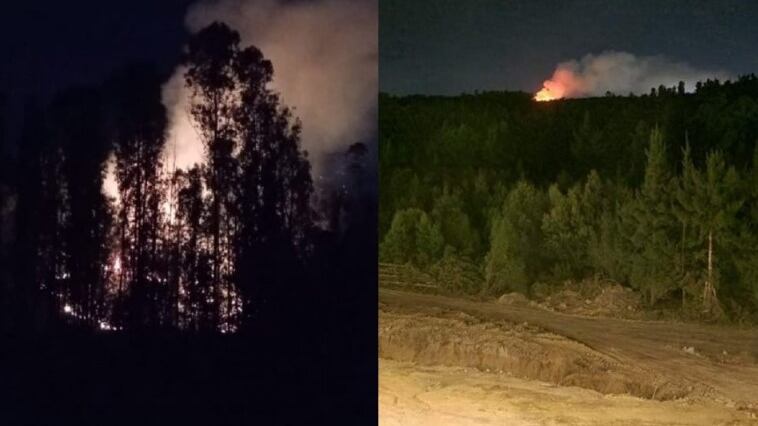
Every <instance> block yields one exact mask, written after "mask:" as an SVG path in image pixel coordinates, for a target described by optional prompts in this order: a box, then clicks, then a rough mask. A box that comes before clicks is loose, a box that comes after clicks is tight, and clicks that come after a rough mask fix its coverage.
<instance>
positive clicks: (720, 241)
mask: <svg viewBox="0 0 758 426" xmlns="http://www.w3.org/2000/svg"><path fill="white" fill-rule="evenodd" d="M677 200H678V204H679V209H680V211H681V213H680V214H681V216H682V218H684V219H686V223H687V224H689V225H690V227H691V228H692V230H693V232H694V236H695V238H697V241H698V242H699V244H700V247H701V250H698V251H697V252H695V253H694V255H695V256H696V259H697V263H698V265H701V266H700V268H699V269H700V271H702V273H701V274H700V276H701V277H702V278H701V280H702V281H703V308H704V310H705V311H708V312H710V311H712V310H713V309H714V308H717V307H718V305H719V302H718V296H717V289H718V286H719V272H720V270H721V269H722V268H721V266H722V265H723V264H724V263H725V261H726V260H727V259H728V258H729V256H730V255H732V253H730V249H731V248H732V247H733V244H734V236H735V227H736V226H737V213H738V212H739V210H740V209H741V207H742V205H743V203H744V199H743V197H742V194H741V193H740V182H739V175H738V173H737V171H736V169H735V168H734V167H727V166H726V162H725V161H724V157H723V155H722V154H721V153H720V152H718V151H715V152H712V153H710V154H708V155H707V157H706V167H705V170H704V171H700V170H698V169H697V168H696V167H695V166H694V164H693V162H692V159H691V157H690V155H689V150H686V151H685V156H684V162H683V171H682V179H681V185H680V188H679V192H678V197H677Z"/></svg>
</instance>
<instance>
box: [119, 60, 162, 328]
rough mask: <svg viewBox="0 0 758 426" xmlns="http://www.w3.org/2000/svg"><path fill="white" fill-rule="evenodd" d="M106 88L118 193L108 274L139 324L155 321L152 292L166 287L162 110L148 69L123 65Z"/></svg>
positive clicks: (156, 309)
mask: <svg viewBox="0 0 758 426" xmlns="http://www.w3.org/2000/svg"><path fill="white" fill-rule="evenodd" d="M109 86H110V93H111V94H112V97H111V99H113V100H114V101H113V105H112V111H113V113H112V129H111V130H112V133H113V137H112V138H113V139H112V140H113V141H114V145H115V146H114V148H115V150H114V151H115V160H116V167H115V175H116V181H117V182H118V193H119V197H118V198H119V201H118V203H117V205H116V206H115V207H116V211H117V214H116V217H117V224H116V228H117V229H116V234H117V235H118V248H117V253H116V254H115V259H116V260H115V261H116V262H117V265H118V268H117V270H116V271H114V273H115V280H116V282H117V284H118V287H119V292H120V293H121V294H122V295H126V294H128V299H129V302H128V303H127V305H128V306H129V313H130V317H129V319H128V321H129V323H130V324H131V325H132V327H143V326H149V325H151V324H152V325H155V324H157V323H159V322H161V321H160V319H161V314H160V311H161V309H160V308H159V306H158V304H157V303H156V301H155V299H156V298H155V296H156V294H154V293H156V291H158V290H159V289H163V290H164V291H165V290H167V289H165V287H166V286H167V284H168V283H167V282H166V272H167V271H165V269H163V268H161V267H160V265H161V263H162V260H165V255H166V254H167V250H166V247H163V245H164V243H165V241H164V239H165V237H168V236H166V235H163V232H162V231H163V229H162V227H161V224H162V223H163V219H164V218H163V217H162V212H161V210H160V209H161V206H162V205H163V204H164V199H165V198H166V197H165V195H164V192H165V191H164V188H163V187H162V186H161V185H160V179H159V178H160V176H159V173H160V168H161V153H162V150H163V146H164V141H165V137H164V135H165V128H166V110H165V108H164V106H163V104H162V103H161V97H160V95H161V94H160V78H159V76H158V75H157V74H156V73H155V71H154V70H153V69H151V68H150V67H147V66H131V67H128V68H126V69H124V70H123V71H122V72H121V73H119V74H118V75H116V76H115V77H114V78H113V79H112V80H111V81H110V82H109ZM159 249H161V250H159ZM109 267H111V268H113V267H114V265H109ZM159 277H160V278H159ZM170 293H171V294H174V293H175V292H170Z"/></svg>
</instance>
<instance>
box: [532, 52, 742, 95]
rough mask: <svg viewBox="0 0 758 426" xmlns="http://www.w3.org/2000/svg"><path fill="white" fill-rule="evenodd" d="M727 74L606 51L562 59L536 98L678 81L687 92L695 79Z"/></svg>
mask: <svg viewBox="0 0 758 426" xmlns="http://www.w3.org/2000/svg"><path fill="white" fill-rule="evenodd" d="M729 77H730V75H729V73H728V72H726V71H724V70H706V69H698V68H696V67H693V66H691V65H689V64H687V63H684V62H678V61H675V60H672V59H670V58H667V57H665V56H661V55H657V56H636V55H634V54H631V53H628V52H616V51H607V52H603V53H600V54H598V55H593V54H588V55H585V56H583V57H582V58H581V59H579V60H576V59H572V60H570V61H566V62H561V63H560V64H558V65H557V66H556V68H555V71H553V75H552V77H551V78H550V79H549V80H546V81H545V82H544V83H543V87H542V89H541V90H540V91H539V92H537V94H536V95H535V99H536V100H538V101H549V100H553V99H560V98H582V97H590V96H602V95H604V94H606V93H607V92H611V93H615V94H620V95H626V94H629V93H634V94H642V93H647V92H649V91H650V89H651V88H653V87H659V86H660V85H664V86H666V87H672V86H676V85H677V84H678V83H679V82H680V81H681V82H683V83H684V90H685V91H686V92H692V91H693V90H695V83H696V82H698V81H705V80H707V79H720V80H725V79H727V78H729Z"/></svg>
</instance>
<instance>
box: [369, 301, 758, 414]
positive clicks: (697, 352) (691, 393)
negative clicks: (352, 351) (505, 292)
mask: <svg viewBox="0 0 758 426" xmlns="http://www.w3.org/2000/svg"><path fill="white" fill-rule="evenodd" d="M379 300H380V356H381V357H383V358H387V359H392V360H395V361H412V362H414V365H428V366H438V365H442V366H448V367H475V368H477V369H478V370H480V371H482V372H483V373H485V374H486V370H489V369H491V370H492V372H493V373H494V372H496V371H498V372H500V373H503V372H504V373H506V374H511V375H513V376H515V377H519V378H521V379H538V380H542V381H545V382H552V383H555V384H559V385H562V386H569V385H575V386H581V387H584V388H586V389H590V390H588V392H589V391H591V390H595V391H599V392H600V393H601V394H603V395H605V396H604V397H606V398H607V397H609V395H617V394H629V395H631V396H636V397H642V398H645V399H655V400H662V401H666V403H674V402H677V401H683V400H687V401H697V402H698V405H699V406H704V405H703V404H706V405H707V404H716V405H718V406H721V407H724V408H725V409H728V410H732V411H734V412H735V413H738V414H735V416H737V417H738V418H741V419H743V420H744V419H753V418H755V417H756V415H757V414H758V363H756V359H758V331H757V330H755V329H736V328H727V327H721V326H710V325H698V324H683V323H672V322H658V321H630V320H621V319H609V318H589V317H578V316H571V315H564V314H559V313H555V312H550V311H546V310H542V309H538V308H533V307H528V306H504V305H501V304H497V303H483V302H477V301H470V300H464V299H457V298H450V297H444V296H436V295H426V294H415V293H406V292H402V291H396V290H388V289H380V293H379ZM525 323H526V324H525ZM514 325H520V326H519V327H515V328H514ZM406 377H411V376H408V375H406ZM381 378H384V380H385V381H386V380H387V375H386V374H385V373H383V372H382V371H380V380H382V379H381ZM383 389H384V388H383ZM472 389H473V388H472ZM380 399H381V398H380ZM645 402H648V403H656V401H645ZM704 418H705V417H704ZM725 421H726V420H725ZM747 421H752V420H747ZM719 423H721V422H719ZM757 423H758V421H757ZM525 424H530V423H528V422H527V423H525ZM651 424H655V423H651ZM662 424H667V423H662ZM684 424H693V423H688V422H684Z"/></svg>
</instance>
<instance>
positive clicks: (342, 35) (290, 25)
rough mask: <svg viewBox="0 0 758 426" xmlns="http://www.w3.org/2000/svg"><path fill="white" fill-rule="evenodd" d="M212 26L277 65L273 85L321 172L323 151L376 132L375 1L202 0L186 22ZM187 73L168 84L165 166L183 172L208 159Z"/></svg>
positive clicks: (179, 72) (341, 147)
mask: <svg viewBox="0 0 758 426" xmlns="http://www.w3.org/2000/svg"><path fill="white" fill-rule="evenodd" d="M214 21H220V22H224V23H226V24H227V25H229V26H230V27H231V28H233V29H235V30H236V31H238V32H239V33H240V38H241V44H242V46H248V45H251V44H252V45H255V46H256V47H258V48H259V49H260V50H261V51H262V52H263V55H264V56H265V57H266V58H268V59H270V60H271V62H272V63H273V66H274V81H273V86H272V88H273V89H274V90H276V91H277V92H279V93H280V94H281V98H282V102H283V103H284V105H287V106H289V107H292V108H294V114H295V115H296V116H297V117H299V118H300V119H301V121H302V126H303V133H302V141H303V147H304V148H305V149H306V150H307V151H308V152H309V155H310V158H311V162H312V164H313V165H314V169H315V170H316V171H318V168H319V161H320V160H321V158H322V156H323V154H328V153H330V152H334V151H337V150H344V149H345V148H346V147H347V146H348V145H349V144H351V143H353V142H356V141H358V140H363V139H366V138H367V137H370V136H371V135H373V133H374V131H375V126H376V106H377V93H378V92H377V90H378V40H377V38H378V37H377V34H378V24H377V21H378V12H377V1H376V0H368V1H350V0H320V1H310V2H302V1H299V2H293V1H289V2H286V3H285V2H282V1H281V0H220V1H202V2H200V3H196V4H195V5H193V6H191V7H190V9H189V11H188V13H187V16H186V25H187V27H188V28H189V29H190V31H192V32H196V31H199V30H200V29H202V28H203V27H205V26H207V25H209V24H210V23H212V22H214ZM183 73H184V70H183V69H182V68H181V67H179V68H177V69H176V70H175V72H174V75H173V76H172V77H171V79H170V80H169V81H168V82H167V83H166V84H165V85H164V86H163V103H164V105H166V108H167V110H168V118H169V132H168V140H167V144H166V148H167V149H166V156H165V157H166V158H165V160H164V163H165V164H168V165H172V164H174V158H173V156H174V149H175V150H176V154H175V155H176V161H175V164H176V167H177V168H185V167H188V166H191V165H192V164H194V163H198V162H201V161H202V156H203V147H202V144H201V143H200V141H199V139H198V136H197V132H196V130H195V128H194V127H193V126H192V124H191V121H190V117H189V111H188V109H187V108H188V91H187V89H186V88H185V87H184V78H183Z"/></svg>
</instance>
